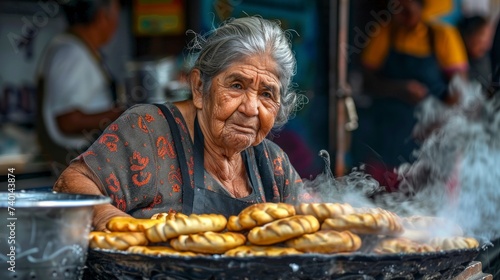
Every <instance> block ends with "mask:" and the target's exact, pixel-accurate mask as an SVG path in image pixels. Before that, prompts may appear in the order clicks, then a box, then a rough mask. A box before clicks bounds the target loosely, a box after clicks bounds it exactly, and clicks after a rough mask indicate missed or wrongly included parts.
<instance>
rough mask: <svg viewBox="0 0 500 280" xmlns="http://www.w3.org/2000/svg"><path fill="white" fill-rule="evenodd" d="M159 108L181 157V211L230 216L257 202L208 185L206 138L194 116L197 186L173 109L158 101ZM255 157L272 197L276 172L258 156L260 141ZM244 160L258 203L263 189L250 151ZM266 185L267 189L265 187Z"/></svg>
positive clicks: (266, 190) (269, 197) (244, 155)
mask: <svg viewBox="0 0 500 280" xmlns="http://www.w3.org/2000/svg"><path fill="white" fill-rule="evenodd" d="M155 105H156V106H157V107H158V108H160V109H161V111H162V112H163V115H164V116H165V118H166V120H167V122H168V124H169V126H170V130H171V132H172V138H173V141H174V146H175V151H176V153H177V156H178V158H179V163H180V169H181V175H182V213H184V214H186V215H189V214H191V213H194V214H202V213H213V214H221V215H224V216H226V217H229V216H231V215H237V214H238V213H240V212H241V210H243V209H245V208H246V207H248V206H250V205H252V204H253V203H254V202H247V201H242V200H238V199H236V198H233V197H230V196H228V195H225V194H223V193H217V192H214V191H211V190H208V189H207V188H206V187H205V180H204V174H205V167H204V164H203V163H204V153H203V150H204V138H203V134H202V132H201V129H200V126H199V124H198V119H197V118H196V119H195V123H194V129H195V134H194V145H193V146H194V149H193V154H194V186H193V184H192V183H191V180H190V177H189V167H188V165H187V158H186V154H185V152H184V149H183V145H182V141H181V134H180V130H179V127H178V126H177V123H176V122H175V118H174V116H173V115H172V113H171V112H170V110H169V109H168V108H167V107H166V106H165V105H164V104H155ZM255 148H256V150H255V156H256V159H257V163H258V166H259V172H261V173H260V174H261V179H262V183H263V185H264V188H265V189H264V190H265V194H266V195H265V197H266V200H272V189H271V186H272V176H273V174H272V173H271V172H270V169H269V165H268V163H267V164H266V162H267V161H266V162H263V161H264V158H263V157H261V156H259V155H263V154H264V151H263V147H262V144H259V145H258V146H257V147H255ZM242 156H243V161H244V162H245V167H246V170H247V174H248V175H249V177H250V183H251V186H252V193H253V194H255V197H256V199H257V202H264V201H260V200H261V197H262V193H261V192H260V188H259V187H258V186H259V184H258V181H257V177H256V176H255V172H253V170H252V168H251V161H250V158H249V156H248V152H247V151H246V150H245V151H243V154H242ZM266 186H267V188H266Z"/></svg>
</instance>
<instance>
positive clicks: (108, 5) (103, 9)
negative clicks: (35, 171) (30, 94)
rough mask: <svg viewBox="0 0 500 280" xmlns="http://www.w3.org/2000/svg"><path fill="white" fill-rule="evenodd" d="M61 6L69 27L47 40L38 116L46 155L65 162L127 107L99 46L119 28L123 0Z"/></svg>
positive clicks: (85, 0)
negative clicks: (122, 105) (120, 103)
mask: <svg viewBox="0 0 500 280" xmlns="http://www.w3.org/2000/svg"><path fill="white" fill-rule="evenodd" d="M63 9H64V13H65V16H66V19H67V22H68V29H67V31H66V32H64V33H63V34H60V35H58V36H56V37H55V38H53V40H52V41H51V42H50V43H49V45H48V46H47V47H46V49H45V51H44V55H43V57H42V59H41V60H40V64H39V66H38V69H37V79H38V91H39V96H38V98H39V100H40V101H39V102H38V117H37V120H36V121H37V134H38V141H39V142H40V145H41V149H42V154H43V156H44V157H46V158H47V159H48V160H49V161H50V162H51V163H58V164H62V165H63V166H66V165H67V164H68V163H69V161H70V160H71V159H72V158H74V157H76V156H77V155H78V154H80V153H81V152H83V151H85V149H86V148H87V147H88V146H89V145H90V144H91V143H92V142H93V141H94V140H95V138H96V137H97V136H99V134H100V132H101V131H102V130H103V129H104V128H105V127H106V125H107V124H109V123H110V122H112V121H113V120H115V119H116V118H117V117H118V116H119V115H120V114H121V113H122V112H123V111H122V110H121V109H119V108H118V107H117V106H116V102H115V101H116V99H117V98H116V96H117V92H116V83H115V81H114V78H113V76H112V75H111V72H110V71H109V69H108V68H107V67H106V65H105V63H104V58H103V57H102V54H101V52H100V48H101V47H103V46H104V45H106V44H107V43H108V42H109V41H110V39H111V38H112V37H113V35H114V33H115V31H116V29H117V26H118V21H119V12H120V3H119V1H118V0H78V1H76V0H75V1H69V2H68V3H66V4H64V5H63Z"/></svg>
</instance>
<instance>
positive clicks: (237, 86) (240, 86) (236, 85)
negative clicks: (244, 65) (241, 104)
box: [231, 83, 243, 89]
mask: <svg viewBox="0 0 500 280" xmlns="http://www.w3.org/2000/svg"><path fill="white" fill-rule="evenodd" d="M231 87H232V88H237V89H242V88H243V86H242V85H241V84H240V83H234V84H232V85H231Z"/></svg>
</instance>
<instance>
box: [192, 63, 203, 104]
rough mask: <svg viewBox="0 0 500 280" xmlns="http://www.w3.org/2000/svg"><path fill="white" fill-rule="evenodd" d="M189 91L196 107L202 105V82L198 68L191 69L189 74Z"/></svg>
mask: <svg viewBox="0 0 500 280" xmlns="http://www.w3.org/2000/svg"><path fill="white" fill-rule="evenodd" d="M189 83H190V86H191V92H192V93H193V103H194V106H195V107H196V108H198V109H201V108H202V107H203V82H202V81H201V72H200V70H199V69H193V71H191V74H190V75H189Z"/></svg>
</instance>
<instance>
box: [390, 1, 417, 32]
mask: <svg viewBox="0 0 500 280" xmlns="http://www.w3.org/2000/svg"><path fill="white" fill-rule="evenodd" d="M399 3H400V5H401V8H402V10H401V12H400V13H396V14H395V15H394V19H395V20H396V22H397V24H399V25H401V26H403V27H405V28H407V29H413V28H415V27H416V26H417V25H418V23H419V22H420V21H421V20H422V6H421V5H420V4H419V3H417V2H416V1H413V0H400V1H399Z"/></svg>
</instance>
